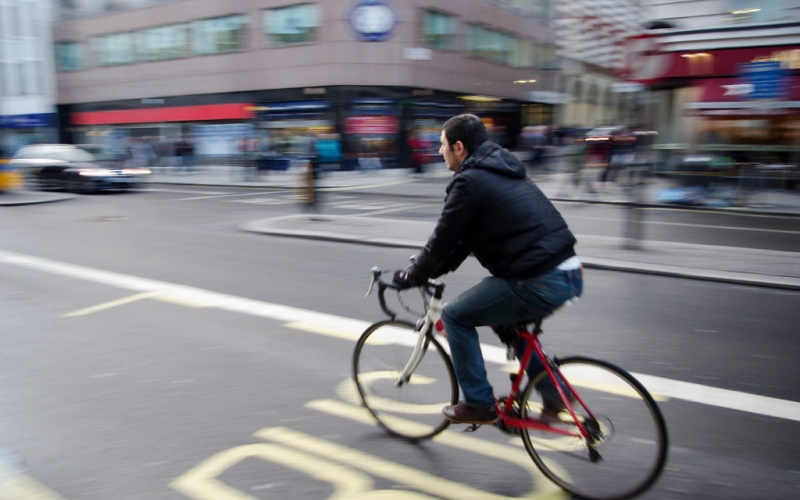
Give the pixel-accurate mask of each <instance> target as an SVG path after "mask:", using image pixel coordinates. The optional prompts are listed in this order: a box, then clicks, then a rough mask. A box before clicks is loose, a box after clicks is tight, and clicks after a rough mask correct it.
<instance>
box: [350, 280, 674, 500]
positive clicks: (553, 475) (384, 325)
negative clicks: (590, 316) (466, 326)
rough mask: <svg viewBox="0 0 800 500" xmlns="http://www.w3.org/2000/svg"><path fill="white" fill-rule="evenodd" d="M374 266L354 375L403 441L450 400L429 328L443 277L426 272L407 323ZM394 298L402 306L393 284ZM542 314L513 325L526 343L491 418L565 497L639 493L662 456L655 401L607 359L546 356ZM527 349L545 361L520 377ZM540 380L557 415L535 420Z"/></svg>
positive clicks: (426, 431) (441, 425) (432, 425)
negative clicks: (418, 306)
mask: <svg viewBox="0 0 800 500" xmlns="http://www.w3.org/2000/svg"><path fill="white" fill-rule="evenodd" d="M382 273H383V272H382V271H381V270H380V269H378V268H373V269H372V282H371V283H370V289H369V291H368V292H367V295H369V293H370V292H371V291H372V288H373V285H374V284H376V283H377V284H378V300H379V302H380V306H381V309H382V310H383V311H384V313H385V314H386V315H387V316H389V319H388V320H383V321H379V322H377V323H374V324H372V325H370V326H369V327H368V328H367V329H366V330H365V331H364V333H363V334H362V335H361V337H360V338H359V340H358V342H357V343H356V347H355V351H354V353H353V379H354V380H355V384H356V388H357V390H358V394H359V395H360V397H361V401H362V402H363V404H364V406H365V407H366V408H367V409H368V410H369V411H370V413H371V414H372V415H373V416H374V417H375V419H376V420H377V422H378V424H379V425H380V426H381V427H383V428H384V429H385V430H386V431H388V432H389V433H390V434H392V435H394V436H397V437H401V438H403V439H406V440H409V441H412V442H416V441H420V440H424V439H430V438H432V437H434V436H435V435H437V434H439V433H440V432H442V431H443V430H445V429H446V428H447V427H448V426H449V425H450V422H448V421H447V420H446V419H445V418H444V416H443V415H442V413H441V410H442V407H444V406H445V405H448V404H456V403H457V402H458V400H459V388H458V382H457V380H456V376H455V372H454V370H453V364H452V361H451V360H450V356H449V349H448V347H447V341H446V339H445V338H444V337H442V336H441V335H437V333H439V334H441V333H442V331H443V328H442V324H441V319H440V315H441V309H442V305H443V304H442V297H443V294H444V288H445V285H444V283H442V282H440V281H436V280H429V281H428V283H427V284H426V285H425V286H423V287H421V288H419V290H420V291H421V292H422V297H423V305H424V309H425V312H424V314H421V315H420V317H419V319H418V320H417V321H416V322H410V321H405V320H399V319H397V314H395V313H394V312H393V311H392V310H391V309H389V308H388V307H387V304H386V299H385V296H384V295H385V291H386V290H387V289H394V290H397V288H396V287H395V286H394V285H393V284H392V283H391V282H390V281H386V280H384V279H383V278H382V277H381V275H382ZM398 297H401V299H400V302H401V304H403V307H404V308H405V309H406V310H407V311H409V312H411V310H410V309H409V308H408V307H406V306H405V303H404V302H403V300H402V296H401V294H400V290H398ZM542 320H543V318H534V319H533V320H532V321H531V323H530V324H527V325H520V326H519V328H518V335H519V337H520V338H521V339H524V340H525V341H527V343H526V347H525V350H524V352H523V353H522V356H521V358H520V360H519V367H518V368H517V369H516V370H515V373H513V374H511V377H510V378H511V389H510V392H509V394H508V395H506V396H502V397H500V398H498V402H497V409H498V414H499V419H498V422H497V423H496V424H494V425H496V426H497V427H498V428H499V429H500V430H501V431H503V432H506V433H508V434H513V435H519V436H520V437H521V438H522V441H523V443H524V445H525V449H526V450H527V452H528V454H529V455H530V456H531V458H532V459H533V462H534V463H535V464H536V466H537V467H538V468H539V469H540V470H541V471H542V473H543V474H544V475H545V476H547V477H548V478H549V479H551V480H552V481H553V482H555V483H556V484H557V485H559V486H560V487H561V488H563V489H564V490H566V491H568V492H570V493H572V494H574V495H577V496H579V497H582V498H588V499H604V500H605V499H623V498H631V497H633V496H636V495H638V494H640V493H642V492H644V491H645V490H647V489H648V488H650V487H651V486H652V485H653V484H654V483H655V481H656V480H657V479H658V477H659V475H660V474H661V472H662V471H663V469H664V465H665V463H666V459H667V449H668V437H667V426H666V423H665V421H664V417H663V415H662V414H661V411H660V410H659V408H658V405H657V404H656V401H655V400H654V399H653V397H652V396H651V395H650V393H649V392H648V391H647V389H645V387H644V386H643V385H642V384H641V383H640V382H639V381H638V380H636V379H635V378H634V377H633V376H632V375H631V374H630V373H628V372H627V371H625V370H623V369H622V368H619V367H617V366H615V365H613V364H611V363H608V362H605V361H600V360H597V359H592V358H587V357H583V356H572V357H565V358H556V357H554V358H550V357H549V356H547V354H546V353H545V351H544V349H543V348H542V345H541V343H540V342H539V335H541V333H542V329H541V325H542ZM531 356H537V357H538V358H539V360H540V361H541V362H542V365H543V366H544V367H545V368H544V370H542V371H541V372H540V373H537V374H534V375H532V376H529V377H526V373H525V367H526V366H528V361H529V360H530V359H531ZM512 359H513V357H512ZM545 378H549V379H550V380H551V381H554V384H555V387H556V388H557V391H558V394H559V396H560V398H561V400H562V402H563V406H564V407H565V408H566V410H565V411H563V412H561V413H560V414H559V415H558V417H557V418H547V419H545V418H540V416H541V410H542V403H541V401H540V399H539V395H538V393H537V390H536V388H537V387H539V386H540V384H541V382H542V381H543V380H544V379H545ZM525 380H527V383H526V384H525V385H524V386H523V382H524V381H525ZM559 380H560V381H561V383H556V381H559ZM568 394H570V395H571V397H568V396H567V395H568ZM477 427H479V426H472V427H471V428H470V429H469V430H475V429H477Z"/></svg>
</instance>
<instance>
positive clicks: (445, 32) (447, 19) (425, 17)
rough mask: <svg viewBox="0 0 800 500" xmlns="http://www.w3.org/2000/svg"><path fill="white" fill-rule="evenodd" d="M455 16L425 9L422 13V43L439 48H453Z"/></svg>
mask: <svg viewBox="0 0 800 500" xmlns="http://www.w3.org/2000/svg"><path fill="white" fill-rule="evenodd" d="M455 37H456V18H455V16H451V15H450V14H445V13H443V12H436V11H433V10H426V11H424V12H423V14H422V40H421V42H422V44H423V45H425V46H426V47H430V48H432V49H439V50H453V49H455V48H456V47H455Z"/></svg>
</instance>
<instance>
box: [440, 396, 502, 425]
mask: <svg viewBox="0 0 800 500" xmlns="http://www.w3.org/2000/svg"><path fill="white" fill-rule="evenodd" d="M442 414H443V415H444V418H446V419H447V420H449V421H450V422H452V423H454V424H477V425H489V424H493V423H495V422H497V408H495V407H494V406H492V407H491V408H475V407H473V406H469V405H468V404H466V403H464V402H463V401H462V402H460V403H458V404H457V405H447V406H445V407H444V408H442Z"/></svg>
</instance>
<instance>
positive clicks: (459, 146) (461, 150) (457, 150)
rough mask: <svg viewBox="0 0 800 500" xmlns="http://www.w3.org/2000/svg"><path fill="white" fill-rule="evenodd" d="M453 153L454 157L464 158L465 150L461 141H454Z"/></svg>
mask: <svg viewBox="0 0 800 500" xmlns="http://www.w3.org/2000/svg"><path fill="white" fill-rule="evenodd" d="M453 150H454V151H453V152H454V153H455V154H456V157H459V158H460V157H461V156H462V155H464V156H466V154H467V149H466V148H465V147H464V143H463V142H461V141H456V143H455V147H454V148H453Z"/></svg>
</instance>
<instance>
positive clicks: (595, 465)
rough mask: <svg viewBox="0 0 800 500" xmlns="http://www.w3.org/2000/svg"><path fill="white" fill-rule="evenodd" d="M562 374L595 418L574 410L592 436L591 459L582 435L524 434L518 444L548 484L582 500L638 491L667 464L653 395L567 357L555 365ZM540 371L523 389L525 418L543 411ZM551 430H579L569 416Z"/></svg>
mask: <svg viewBox="0 0 800 500" xmlns="http://www.w3.org/2000/svg"><path fill="white" fill-rule="evenodd" d="M558 366H559V370H560V371H561V374H562V376H563V377H564V378H565V379H566V380H567V381H569V383H570V384H571V385H572V387H573V389H574V390H575V392H576V393H577V394H578V395H579V396H580V397H581V399H583V401H584V402H585V403H586V405H587V406H588V407H589V410H591V412H592V414H593V415H594V416H595V417H596V420H593V419H591V418H590V417H589V416H588V413H587V411H586V409H584V408H583V407H582V406H581V405H580V403H578V402H575V403H574V404H573V405H572V407H573V409H574V410H575V413H576V415H578V418H580V419H581V420H582V421H583V422H584V425H585V426H586V428H587V430H590V432H592V433H593V435H594V438H595V443H594V445H593V447H594V450H595V451H596V453H597V455H594V456H593V452H592V451H591V450H590V447H589V446H588V445H587V442H586V440H584V439H583V438H582V437H580V438H578V437H574V438H572V437H569V436H563V435H558V434H554V433H548V432H545V431H537V430H535V429H523V431H522V441H523V442H524V443H525V448H526V449H527V450H528V453H529V454H530V456H531V458H533V461H534V462H535V463H536V465H537V467H539V469H540V470H541V471H542V472H543V473H544V474H545V475H546V476H547V477H549V478H550V479H551V480H552V481H553V482H555V483H556V484H558V485H559V486H560V487H562V488H563V489H565V490H566V491H568V492H570V493H573V494H574V495H576V496H579V497H581V498H587V499H604V500H608V499H622V498H630V497H633V496H635V495H638V494H639V493H642V492H643V491H645V490H646V489H648V488H649V487H650V486H652V485H653V483H654V482H655V481H656V479H658V476H659V475H660V474H661V471H662V470H663V468H664V464H665V462H666V458H667V447H668V443H667V441H668V438H667V427H666V424H665V422H664V417H663V416H662V414H661V411H660V410H659V408H658V405H657V404H656V402H655V400H654V399H653V397H652V396H651V395H650V394H649V393H648V392H647V390H646V389H645V388H644V386H642V384H641V383H639V381H637V380H636V379H635V378H633V376H631V375H630V374H629V373H628V372H626V371H625V370H623V369H621V368H618V367H616V366H614V365H612V364H611V363H606V362H605V361H599V360H594V359H590V358H584V357H571V358H565V359H562V360H560V361H558ZM544 377H547V373H546V372H544V371H542V372H541V373H539V374H537V375H536V376H535V377H534V378H533V379H532V380H531V381H530V382H529V383H528V386H527V387H526V388H525V391H524V393H523V395H522V398H521V412H522V415H523V416H528V417H529V418H534V419H535V418H537V417H538V416H539V412H540V411H541V409H542V404H541V402H540V397H539V395H538V394H537V392H536V389H535V387H536V385H537V384H538V383H539V382H540V381H541V380H543V379H544ZM559 416H560V417H561V419H562V421H563V422H564V423H563V424H562V423H556V424H554V425H553V426H554V427H558V428H561V429H564V430H569V431H575V432H577V431H578V427H577V426H576V424H575V422H574V421H573V420H572V417H571V416H570V415H569V412H566V411H564V412H562V413H561V414H560V415H559Z"/></svg>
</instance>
